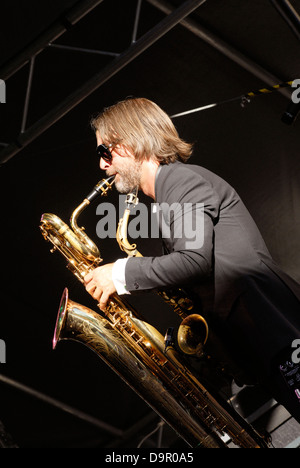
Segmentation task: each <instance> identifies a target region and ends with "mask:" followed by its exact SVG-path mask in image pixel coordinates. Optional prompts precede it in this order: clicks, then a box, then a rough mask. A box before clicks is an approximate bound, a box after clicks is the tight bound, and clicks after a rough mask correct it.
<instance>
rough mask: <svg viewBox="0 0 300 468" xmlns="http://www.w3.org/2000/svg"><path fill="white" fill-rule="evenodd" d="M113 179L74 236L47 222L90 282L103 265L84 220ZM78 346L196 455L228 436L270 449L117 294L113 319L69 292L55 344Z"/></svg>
mask: <svg viewBox="0 0 300 468" xmlns="http://www.w3.org/2000/svg"><path fill="white" fill-rule="evenodd" d="M112 184H113V178H110V179H105V180H102V181H100V182H99V183H98V184H97V186H96V187H95V189H94V190H93V192H92V193H91V194H90V195H89V196H88V197H87V198H86V199H85V200H84V201H83V202H82V204H81V205H79V207H78V208H76V209H75V211H74V212H73V214H72V216H71V222H70V224H71V226H72V229H71V228H69V227H68V226H67V225H66V224H65V223H64V222H63V221H62V220H61V219H60V218H58V217H57V216H56V215H53V214H49V213H48V214H47V213H45V214H44V215H42V218H41V224H40V228H41V231H42V234H43V236H44V238H45V239H46V240H47V241H50V242H51V243H52V244H53V249H52V251H53V250H57V251H59V252H60V253H61V254H62V255H63V256H64V257H65V258H66V259H67V267H68V268H69V269H70V270H71V271H72V273H73V274H74V275H75V276H76V277H77V278H78V279H79V280H80V281H81V282H83V278H84V276H85V275H86V274H87V273H88V272H90V271H93V270H94V269H95V268H97V267H98V266H99V265H100V263H101V261H102V259H101V257H100V253H99V251H98V249H97V247H96V246H95V244H94V243H93V242H92V241H91V239H89V238H88V236H87V235H86V234H85V233H84V232H83V228H79V227H78V224H77V219H78V216H79V215H80V213H81V212H82V211H83V209H85V208H86V207H87V206H88V205H89V204H90V202H91V201H92V200H93V199H94V198H96V197H97V196H98V195H99V194H100V195H106V193H107V192H108V190H109V189H110V188H111V186H112ZM61 340H75V341H78V342H80V343H82V344H84V345H86V346H87V347H88V348H90V349H91V350H93V351H94V352H95V353H96V354H97V355H98V356H99V357H100V358H101V359H102V360H103V361H104V362H105V363H106V364H107V365H108V366H109V367H110V368H111V369H112V370H113V371H114V372H116V373H117V375H119V377H120V378H121V379H123V380H124V381H125V382H126V383H127V384H128V385H129V387H131V388H132V389H133V390H134V391H135V392H136V393H137V394H138V395H139V396H140V397H141V398H142V399H143V400H144V401H145V402H146V403H147V404H148V405H149V406H150V407H151V408H152V409H153V410H154V411H155V412H156V413H157V414H158V415H159V416H160V417H161V418H162V419H163V420H164V421H165V422H166V423H167V424H168V425H169V426H170V427H172V428H173V429H174V431H175V432H176V433H177V434H178V435H179V436H180V437H181V438H182V439H183V440H185V441H186V443H187V444H188V445H189V446H190V447H201V448H228V446H227V444H226V443H225V442H224V441H223V437H224V436H225V434H226V435H228V436H229V437H230V438H231V439H232V441H233V442H234V444H236V445H237V446H239V447H241V448H267V447H268V445H267V443H266V441H265V440H264V439H263V438H261V437H260V436H259V435H258V434H257V432H256V431H255V430H253V428H252V427H251V426H248V425H247V424H246V423H245V422H244V420H242V418H239V417H238V415H237V414H235V413H234V414H232V412H231V408H230V407H229V406H228V408H224V406H223V405H222V404H220V403H219V402H218V401H217V400H216V399H215V398H214V397H213V396H212V395H211V394H210V393H209V392H208V391H207V389H206V388H205V387H204V386H203V385H202V384H201V383H200V382H199V381H198V380H197V379H196V377H195V376H194V375H193V373H192V372H191V371H190V370H189V369H188V367H187V366H186V364H185V363H184V362H183V361H182V359H181V356H180V355H179V354H178V353H177V352H176V351H175V349H174V347H173V346H172V344H171V343H169V342H165V340H164V338H163V336H162V335H161V334H160V333H159V332H158V330H156V328H154V327H153V326H152V325H150V324H148V323H147V322H145V321H144V320H143V318H142V316H141V315H140V314H139V313H138V312H137V311H136V310H134V308H133V307H132V306H131V305H130V304H128V303H127V302H125V301H124V300H123V298H121V297H120V296H118V295H117V294H114V295H113V296H112V297H111V298H110V301H109V304H108V307H107V309H106V310H105V312H103V311H101V310H100V309H99V310H98V312H95V311H92V310H91V309H89V308H87V307H85V306H83V305H81V304H78V303H76V302H73V301H72V300H71V299H70V298H69V294H68V290H67V288H66V289H65V290H64V292H63V295H62V298H61V302H60V307H59V312H58V315H57V320H56V327H55V332H54V338H53V348H56V346H57V343H58V342H59V341H61Z"/></svg>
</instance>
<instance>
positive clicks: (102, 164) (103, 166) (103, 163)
mask: <svg viewBox="0 0 300 468" xmlns="http://www.w3.org/2000/svg"><path fill="white" fill-rule="evenodd" d="M110 166H111V164H110V163H109V162H107V161H104V159H103V158H100V169H101V170H102V171H106V170H107V169H108V168H109V167H110Z"/></svg>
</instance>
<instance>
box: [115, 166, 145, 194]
mask: <svg viewBox="0 0 300 468" xmlns="http://www.w3.org/2000/svg"><path fill="white" fill-rule="evenodd" d="M115 169H116V172H117V173H118V175H117V180H115V186H116V189H117V190H118V192H120V193H126V194H127V193H130V192H133V191H134V190H135V189H136V188H137V187H140V183H141V174H142V166H141V164H140V163H138V162H136V161H132V162H131V161H130V162H129V161H128V160H127V161H126V162H125V161H124V164H119V165H118V167H115Z"/></svg>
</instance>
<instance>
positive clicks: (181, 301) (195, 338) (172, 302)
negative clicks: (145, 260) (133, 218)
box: [116, 189, 209, 357]
mask: <svg viewBox="0 0 300 468" xmlns="http://www.w3.org/2000/svg"><path fill="white" fill-rule="evenodd" d="M137 194H138V189H136V191H135V192H133V193H129V194H128V195H127V197H126V201H125V204H126V208H125V211H124V214H123V217H122V218H121V219H120V221H119V224H118V229H117V234H116V239H117V242H118V244H119V247H120V249H121V250H122V251H123V252H125V253H126V254H127V255H128V257H142V256H143V255H142V254H141V253H140V252H139V251H138V250H137V246H136V244H130V242H129V241H128V238H127V231H128V223H129V217H130V214H131V210H132V208H133V207H134V206H136V205H138V203H139V199H138V197H137ZM156 292H157V294H158V295H159V296H160V297H161V298H162V299H163V300H164V302H166V303H167V304H168V305H169V306H171V308H172V309H173V311H174V312H175V313H176V314H177V315H179V317H181V318H182V322H181V324H180V326H179V329H178V333H177V342H178V346H179V348H180V349H181V351H182V352H183V353H184V354H187V355H190V356H196V357H201V356H202V354H203V350H204V346H205V344H206V342H207V339H208V334H209V327H208V323H207V321H206V320H205V318H204V317H203V316H202V315H200V314H199V313H198V312H197V307H196V305H195V303H194V301H193V300H192V299H191V297H189V295H188V294H187V293H186V292H185V291H184V290H183V289H181V288H172V289H170V290H168V291H166V290H164V289H160V290H157V291H156Z"/></svg>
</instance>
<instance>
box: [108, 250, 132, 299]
mask: <svg viewBox="0 0 300 468" xmlns="http://www.w3.org/2000/svg"><path fill="white" fill-rule="evenodd" d="M128 260H129V259H128V258H122V259H120V260H117V261H116V262H115V263H114V266H113V270H112V280H113V283H114V285H115V288H116V290H117V293H118V294H119V296H122V295H123V294H130V292H129V291H128V290H127V289H126V280H125V268H126V264H127V262H128Z"/></svg>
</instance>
